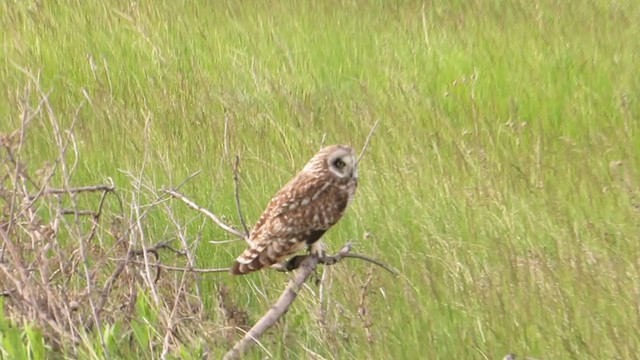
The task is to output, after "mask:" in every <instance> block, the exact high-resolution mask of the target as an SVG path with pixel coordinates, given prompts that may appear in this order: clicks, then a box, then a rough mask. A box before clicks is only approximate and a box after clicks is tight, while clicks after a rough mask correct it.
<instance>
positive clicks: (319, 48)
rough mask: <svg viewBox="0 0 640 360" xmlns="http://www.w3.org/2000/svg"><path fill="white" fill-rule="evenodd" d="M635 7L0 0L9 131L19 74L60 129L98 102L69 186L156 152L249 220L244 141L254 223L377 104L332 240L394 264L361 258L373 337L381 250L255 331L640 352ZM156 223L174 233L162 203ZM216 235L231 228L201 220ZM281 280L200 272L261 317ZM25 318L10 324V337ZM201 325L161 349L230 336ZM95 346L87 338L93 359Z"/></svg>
mask: <svg viewBox="0 0 640 360" xmlns="http://www.w3.org/2000/svg"><path fill="white" fill-rule="evenodd" d="M639 24H640V6H639V5H638V4H636V1H633V0H621V1H615V2H614V1H605V0H590V1H551V0H536V1H509V2H507V3H505V2H502V1H496V0H472V1H439V0H436V1H431V2H425V3H421V2H414V1H388V2H385V1H326V2H311V1H275V0H274V1H266V2H261V3H257V2H232V1H220V2H216V1H195V2H181V1H157V2H153V3H152V2H148V1H139V2H125V1H117V0H109V1H87V2H84V1H56V2H54V1H50V2H36V1H14V0H9V1H4V2H2V4H0V28H2V29H3V30H2V31H1V32H0V33H1V34H2V35H0V36H1V37H2V44H3V50H2V51H0V84H1V86H0V131H2V132H9V131H11V130H13V129H15V128H17V127H18V126H19V124H20V121H21V120H20V111H21V110H20V106H19V104H20V99H21V97H22V96H23V93H24V87H25V86H26V84H27V83H28V82H29V80H28V78H27V76H26V75H25V74H24V73H23V72H22V71H21V70H20V68H23V69H27V70H29V71H30V72H32V73H34V74H38V76H39V79H40V82H41V84H42V87H43V89H45V91H49V90H51V95H50V102H51V104H52V106H53V108H54V110H55V112H56V114H57V116H58V118H59V120H60V122H61V123H62V124H64V125H65V126H69V124H70V119H71V118H72V117H73V114H74V112H75V111H76V108H77V107H78V105H79V104H80V103H81V101H83V100H85V101H87V103H86V104H85V105H84V107H83V108H82V109H81V110H80V115H79V118H78V122H77V124H76V125H75V132H76V135H77V139H78V148H79V149H78V150H79V153H80V162H79V167H78V169H77V173H76V175H75V177H74V179H73V181H74V183H75V184H78V185H81V184H91V183H97V182H102V181H104V180H105V179H106V178H107V177H111V178H113V179H114V182H115V184H116V185H117V186H118V187H119V189H120V190H121V191H122V192H123V193H125V194H127V193H129V192H131V191H132V190H131V179H130V178H129V177H127V176H126V175H125V174H124V173H123V171H122V170H124V171H131V172H133V173H139V172H140V171H141V169H143V168H144V171H145V174H146V176H147V177H148V178H150V179H151V181H152V183H153V184H155V185H156V186H157V187H158V188H160V187H163V186H170V185H176V184H177V183H179V182H181V181H182V180H183V179H184V178H185V177H186V176H188V175H189V174H191V173H193V172H194V171H196V170H198V169H202V170H203V172H202V174H201V175H199V176H198V177H196V178H195V179H193V180H191V181H190V182H189V183H188V184H187V185H186V186H185V187H184V188H183V192H184V193H186V194H188V196H190V197H191V198H193V199H194V200H196V201H198V202H199V203H200V204H201V205H203V206H205V207H207V208H209V209H211V210H212V211H214V212H216V213H219V214H225V215H227V216H228V218H230V219H232V220H233V221H234V222H236V223H237V221H236V220H235V218H236V215H235V214H236V212H235V204H234V197H233V174H232V162H233V156H234V155H235V154H238V155H240V157H241V159H242V164H241V168H242V169H241V172H242V197H243V204H244V208H245V213H246V216H247V217H248V219H250V222H253V221H255V219H257V217H258V216H259V214H260V212H261V211H262V209H263V207H264V205H265V203H266V202H267V201H268V200H269V198H270V196H271V195H273V194H274V193H275V191H277V189H278V188H279V187H280V186H281V185H283V184H284V183H285V182H286V181H287V180H288V179H289V178H290V177H291V176H292V175H293V174H294V173H295V172H296V171H298V170H299V169H300V168H301V166H302V165H303V164H304V163H305V162H306V160H307V159H308V158H309V157H310V156H311V155H312V154H313V153H314V152H315V151H316V149H318V147H319V146H320V144H321V140H322V138H323V137H324V138H325V142H326V143H351V144H353V145H354V146H357V147H360V146H362V145H363V142H364V139H365V137H366V135H367V133H368V131H369V129H370V127H371V125H372V124H373V122H374V121H375V120H376V119H380V126H379V128H378V131H377V132H376V135H375V137H374V138H373V142H372V145H371V148H370V150H369V152H368V153H367V155H366V158H365V161H364V162H363V163H362V166H361V170H360V176H361V181H360V187H359V189H358V194H357V198H356V201H355V202H354V204H353V205H352V207H351V208H350V210H349V211H348V212H347V214H346V216H345V218H344V219H343V220H342V221H341V222H340V223H339V224H338V225H337V226H336V227H335V228H334V229H332V230H331V231H330V232H328V234H327V236H326V239H325V242H326V243H328V244H329V247H330V249H332V250H337V249H338V248H339V247H340V246H341V245H342V244H343V243H344V242H345V241H347V240H350V239H355V240H356V249H357V251H358V252H362V253H366V254H370V255H373V256H376V257H378V258H380V259H383V260H384V261H386V262H387V263H389V264H390V265H392V266H394V267H396V268H398V269H399V270H400V271H401V272H402V275H401V276H400V278H395V277H393V276H390V275H388V274H386V273H385V272H384V271H382V270H379V269H373V270H372V271H373V274H374V275H373V280H372V283H371V286H370V287H369V289H368V290H369V293H368V296H367V299H366V307H367V311H368V314H369V315H370V316H371V320H372V323H373V325H372V326H371V328H370V330H371V332H372V336H373V342H371V343H370V342H368V340H367V335H366V329H365V327H364V326H363V321H362V319H361V318H360V317H359V315H358V308H359V306H360V304H359V301H360V296H361V293H362V289H361V286H362V284H363V283H364V282H365V279H366V277H367V274H368V272H369V271H370V265H368V264H365V263H360V262H356V261H351V260H349V261H345V262H344V263H341V264H339V265H337V266H335V267H333V268H332V269H331V278H332V286H331V288H330V291H329V299H328V310H327V325H326V328H324V329H323V328H322V327H321V326H319V325H318V322H317V314H318V307H319V300H318V297H317V295H316V292H317V287H315V286H314V285H313V284H311V285H310V288H308V289H306V290H305V291H304V292H303V293H302V294H301V296H300V297H299V299H298V300H297V302H296V303H294V306H293V308H292V309H291V310H290V311H289V313H288V314H287V315H286V319H284V321H283V322H281V323H280V324H279V325H278V326H277V327H276V328H275V329H273V330H271V331H270V332H269V333H268V334H267V336H266V337H265V338H264V339H263V346H264V347H265V348H266V349H267V350H268V351H269V352H270V353H271V354H272V355H273V356H274V357H276V358H301V357H302V358H313V356H315V355H314V354H317V356H318V358H334V359H351V358H353V359H368V358H380V359H382V358H396V359H414V358H418V357H420V358H427V359H454V358H463V359H469V358H471V359H498V358H501V357H502V356H504V354H506V353H508V352H510V351H514V352H517V353H519V354H528V355H530V356H534V357H540V358H545V359H570V358H573V359H585V358H587V359H610V358H620V359H627V358H635V357H636V356H637V350H638V348H640V327H639V326H638V324H639V323H640V315H639V314H640V312H639V309H640V308H639V305H638V299H639V297H640V288H639V287H638V284H639V281H640V279H639V278H640V267H639V265H638V259H639V258H640V235H639V232H638V230H639V228H640V210H639V209H640V184H639V180H638V179H640V125H639V122H638V119H639V118H640V105H639V104H640V77H638V69H640V61H639V58H638V54H640V42H639V41H638V34H639V33H640V25H639ZM92 64H93V67H92ZM83 90H84V92H85V93H86V94H87V96H86V97H85V95H83ZM32 95H33V94H32ZM37 100H38V98H37V97H35V96H32V99H31V101H32V102H33V103H35V102H37ZM224 109H227V111H228V116H229V119H230V121H229V125H228V128H227V130H226V137H225V120H224V119H225V111H224ZM45 120H46V119H44V118H43V119H41V120H40V121H38V122H36V123H34V124H33V125H32V127H31V130H30V133H29V141H28V143H27V144H26V146H27V148H26V150H25V151H27V152H28V154H29V155H30V157H31V159H32V161H31V162H30V165H33V166H35V165H36V164H41V163H42V162H43V161H52V160H53V159H54V158H55V156H56V154H57V153H56V150H55V142H54V140H53V136H52V129H51V126H50V124H49V122H48V121H45ZM111 205H113V206H115V205H114V204H111ZM175 211H176V212H177V215H178V216H179V217H180V218H181V219H183V220H185V221H187V220H188V219H192V218H193V217H195V216H197V215H196V214H195V213H194V212H193V211H192V210H190V209H187V208H186V207H183V206H181V205H179V204H176V205H175ZM149 221H150V225H149V226H150V230H149V231H150V233H152V234H156V238H161V236H162V234H163V231H164V229H166V224H165V221H166V219H164V217H163V216H162V214H156V213H152V214H150V218H149ZM199 222H200V220H198V221H196V223H199ZM189 229H190V231H193V232H194V233H191V234H189V236H191V237H195V236H196V235H197V234H195V232H196V231H197V230H198V228H197V226H196V225H193V224H192V225H190V227H189ZM365 232H370V233H371V234H372V235H373V236H371V237H368V238H366V239H365V238H364V237H363V235H364V233H365ZM203 237H204V239H222V238H224V237H225V234H224V233H222V232H221V231H220V230H219V229H216V228H215V226H214V225H213V224H208V225H207V226H206V227H205V229H204V233H203ZM241 249H242V244H240V243H236V244H231V245H210V244H208V243H206V242H202V243H201V245H200V247H199V248H198V249H197V255H198V263H199V265H200V266H202V267H220V266H228V265H229V264H230V263H231V261H232V260H233V258H234V257H235V256H236V255H237V254H238V253H239V252H240V251H241ZM287 278H288V276H287V275H283V274H280V273H269V272H263V273H259V274H255V275H250V276H246V277H239V278H231V277H229V276H227V275H206V276H205V277H203V283H202V286H203V290H204V292H205V293H210V294H211V295H210V297H208V298H207V299H205V300H206V301H205V302H206V305H207V311H208V312H210V316H211V318H212V319H213V322H214V323H215V318H216V316H219V314H218V313H217V312H216V307H217V300H216V297H215V295H214V294H215V288H216V284H217V283H219V282H224V283H226V284H227V285H228V286H229V287H230V289H231V290H230V293H231V296H232V297H233V298H234V299H235V301H236V302H237V303H238V306H239V307H241V308H243V309H245V310H246V311H247V312H248V313H249V319H250V321H252V322H253V321H255V320H256V319H257V318H258V317H259V316H260V314H262V313H263V312H264V311H265V310H266V309H268V307H269V306H270V303H271V302H272V301H273V300H275V298H276V297H277V296H278V294H279V292H280V291H281V290H282V288H283V287H284V284H285V282H286V279H287ZM140 306H152V305H150V304H146V305H140ZM2 326H3V328H4V325H2ZM112 326H120V325H118V324H114V325H112ZM152 330H153V327H145V326H144V324H143V323H140V325H139V327H138V328H136V329H134V330H133V331H134V333H135V339H136V341H137V342H139V344H138V345H136V344H135V342H134V343H133V344H130V343H129V342H128V340H127V341H125V340H122V339H120V338H118V336H117V335H118V334H117V331H115V334H112V335H113V336H115V337H112V338H111V339H112V340H109V341H115V342H116V343H114V344H115V345H114V344H112V345H109V346H108V348H111V349H116V350H113V351H111V352H112V355H113V353H114V352H115V353H117V351H122V353H120V354H121V356H123V357H126V356H128V355H131V354H136V356H152V355H151V353H149V352H146V351H145V350H140V349H138V350H136V349H133V350H122V349H121V348H122V347H123V346H131V347H133V348H136V346H138V347H139V348H141V349H142V348H148V347H149V346H148V344H147V343H148V342H149V341H159V342H160V343H161V342H162V336H163V333H162V332H161V334H160V335H158V334H156V333H154V331H152ZM110 331H111V332H114V330H113V329H111V330H109V329H108V328H105V331H104V332H105V334H104V335H103V336H105V337H109V336H112V335H109V334H107V333H109V332H110ZM25 332H28V333H30V334H32V335H28V336H27V338H28V339H29V340H28V341H29V342H31V341H32V339H35V340H34V341H36V342H37V341H40V339H41V337H39V336H40V335H38V333H37V332H34V330H33V329H31V328H25ZM33 334H35V335H33ZM211 334H213V335H211ZM215 334H216V332H215V331H214V330H212V331H211V332H209V335H210V336H212V337H214V336H216V335H215ZM19 335H20V334H17V333H14V332H10V333H8V335H6V336H3V337H2V338H3V345H2V348H3V350H2V353H5V354H8V353H9V351H10V350H8V349H9V348H7V347H6V344H5V342H4V341H5V340H4V339H9V337H10V336H12V337H15V336H19ZM153 337H157V339H154V340H152V339H151V338H153ZM200 340H201V343H192V344H184V347H183V348H181V349H175V351H174V353H173V354H172V355H173V356H175V357H183V358H184V356H186V355H185V354H195V353H196V352H198V351H201V347H202V346H203V345H202V344H207V346H206V347H207V348H208V349H209V351H210V353H211V354H212V356H213V357H214V358H216V357H218V356H219V355H221V354H223V353H224V351H225V350H226V349H227V344H226V343H223V342H220V341H219V340H218V339H215V338H208V337H203V338H202V339H200ZM109 341H107V343H109ZM117 344H119V346H118V345H117ZM14 345H15V344H14ZM35 346H36V347H35V348H34V350H33V351H39V352H41V351H45V348H44V346H43V345H41V344H39V343H38V344H37V345H35ZM87 346H88V347H89V348H90V347H91V346H90V345H87ZM94 346H95V349H94V350H89V349H87V350H86V353H84V355H86V356H87V357H90V356H94V357H102V356H103V355H101V354H102V351H103V350H102V349H101V344H100V342H99V341H97V340H96V341H95V343H94ZM118 349H119V350H118ZM11 351H13V350H11ZM16 351H17V350H16ZM25 351H27V350H25ZM46 351H51V350H50V349H48V348H46ZM91 354H93V355H91ZM264 354H265V353H264V352H261V350H255V351H254V352H253V357H254V358H262V356H264ZM156 355H157V354H156Z"/></svg>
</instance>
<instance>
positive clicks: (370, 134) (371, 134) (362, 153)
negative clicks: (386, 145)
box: [356, 120, 380, 163]
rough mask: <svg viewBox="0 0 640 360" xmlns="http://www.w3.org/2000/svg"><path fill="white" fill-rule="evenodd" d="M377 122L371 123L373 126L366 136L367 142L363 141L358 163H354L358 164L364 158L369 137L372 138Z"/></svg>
mask: <svg viewBox="0 0 640 360" xmlns="http://www.w3.org/2000/svg"><path fill="white" fill-rule="evenodd" d="M379 122H380V120H376V122H375V123H373V126H372V127H371V130H370V131H369V135H367V140H365V142H364V146H363V147H362V151H360V155H359V156H358V161H356V163H360V160H362V157H363V156H364V153H365V152H366V151H367V148H368V147H369V142H370V141H371V137H373V133H374V132H375V131H376V127H378V123H379Z"/></svg>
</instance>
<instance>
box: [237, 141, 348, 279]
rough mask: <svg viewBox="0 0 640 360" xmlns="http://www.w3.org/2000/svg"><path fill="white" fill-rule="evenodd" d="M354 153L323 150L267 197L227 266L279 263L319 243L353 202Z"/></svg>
mask: <svg viewBox="0 0 640 360" xmlns="http://www.w3.org/2000/svg"><path fill="white" fill-rule="evenodd" d="M357 165H358V164H357V158H356V153H355V151H354V150H353V148H351V147H350V146H347V145H331V146H327V147H325V148H323V149H321V150H320V151H319V152H318V153H317V154H315V155H314V156H313V158H311V160H309V162H308V163H307V165H305V167H304V168H303V169H302V171H300V172H299V173H298V174H297V175H296V176H295V177H294V178H293V179H292V180H291V181H289V183H288V184H287V185H285V186H284V187H283V188H282V189H281V190H280V191H279V192H278V193H277V194H276V196H274V197H273V199H271V201H270V202H269V204H268V205H267V209H266V210H265V211H264V212H263V213H262V215H261V216H260V219H259V220H258V222H257V223H256V226H255V227H254V228H253V230H252V231H251V234H250V236H249V238H250V240H251V245H250V246H249V248H248V249H246V250H245V251H244V252H243V253H242V254H241V255H240V256H239V257H238V258H237V259H236V262H235V263H234V264H233V266H232V267H231V269H230V271H229V272H230V273H231V274H234V275H242V274H246V273H250V272H252V271H256V270H260V269H262V268H264V267H268V266H271V265H273V264H275V263H279V262H281V261H283V260H284V259H285V258H286V257H287V256H289V255H292V254H293V253H295V252H297V251H299V250H301V249H303V248H304V247H305V246H310V247H311V250H312V251H313V252H316V253H318V252H320V251H321V249H322V248H321V245H320V242H317V241H318V240H319V239H320V237H322V235H323V234H324V232H325V231H327V230H328V229H329V228H330V227H331V226H333V225H334V224H335V223H337V222H338V220H340V218H341V217H342V214H344V211H345V209H346V208H347V205H349V203H350V202H351V200H353V197H354V195H355V192H356V186H357V183H358V168H357Z"/></svg>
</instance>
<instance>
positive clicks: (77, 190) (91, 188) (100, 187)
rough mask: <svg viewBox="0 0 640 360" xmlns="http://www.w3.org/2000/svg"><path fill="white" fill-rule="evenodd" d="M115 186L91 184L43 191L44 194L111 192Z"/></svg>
mask: <svg viewBox="0 0 640 360" xmlns="http://www.w3.org/2000/svg"><path fill="white" fill-rule="evenodd" d="M115 189H116V188H115V186H113V185H93V186H81V187H76V188H69V189H54V188H48V189H46V190H45V191H44V193H45V194H76V193H80V192H92V191H94V192H97V191H106V192H113V191H115Z"/></svg>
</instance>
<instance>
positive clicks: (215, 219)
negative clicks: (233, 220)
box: [164, 189, 250, 244]
mask: <svg viewBox="0 0 640 360" xmlns="http://www.w3.org/2000/svg"><path fill="white" fill-rule="evenodd" d="M164 192H166V193H167V194H169V195H171V196H173V197H174V198H176V199H179V200H182V202H184V203H185V204H187V205H188V206H189V207H191V208H192V209H195V210H197V211H199V212H201V213H203V214H205V215H206V216H207V217H208V218H209V219H211V220H213V222H215V223H216V224H217V225H218V226H219V227H220V228H222V230H224V231H226V232H228V233H230V234H233V235H235V236H237V237H239V238H242V239H244V240H245V241H246V242H247V243H249V244H250V242H249V237H248V236H246V235H245V234H243V233H242V232H241V231H239V230H237V229H235V228H233V227H232V226H230V225H227V224H225V223H224V222H223V221H222V220H220V218H219V217H217V216H216V215H215V214H214V213H212V212H211V211H209V210H207V209H205V208H203V207H202V206H200V205H198V204H196V203H195V202H193V201H191V200H190V199H189V198H187V197H186V196H184V195H182V194H181V193H179V192H177V191H175V190H172V189H167V190H164Z"/></svg>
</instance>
